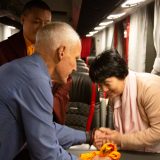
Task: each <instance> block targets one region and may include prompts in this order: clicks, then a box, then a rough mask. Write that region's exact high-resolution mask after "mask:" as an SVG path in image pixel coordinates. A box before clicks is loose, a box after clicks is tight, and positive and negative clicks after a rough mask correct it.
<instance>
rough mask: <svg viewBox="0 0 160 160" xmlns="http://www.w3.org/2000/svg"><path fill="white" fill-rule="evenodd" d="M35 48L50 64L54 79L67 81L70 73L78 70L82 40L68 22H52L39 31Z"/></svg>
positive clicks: (48, 64)
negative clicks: (77, 62)
mask: <svg viewBox="0 0 160 160" xmlns="http://www.w3.org/2000/svg"><path fill="white" fill-rule="evenodd" d="M35 49H36V51H37V52H38V53H39V54H40V55H41V56H42V58H43V59H44V60H45V62H46V63H47V66H49V69H50V70H51V71H50V73H51V76H52V79H54V80H55V81H60V82H62V83H65V82H66V81H67V78H68V76H69V74H71V73H72V71H73V70H76V58H78V57H79V56H80V52H81V41H80V38H79V35H78V34H77V33H76V31H75V30H74V29H73V28H72V27H71V26H70V25H68V24H67V23H64V22H52V23H50V24H47V25H46V26H44V27H43V28H41V29H40V30H39V31H38V33H37V36H36V44H35ZM67 67H69V68H68V69H67Z"/></svg>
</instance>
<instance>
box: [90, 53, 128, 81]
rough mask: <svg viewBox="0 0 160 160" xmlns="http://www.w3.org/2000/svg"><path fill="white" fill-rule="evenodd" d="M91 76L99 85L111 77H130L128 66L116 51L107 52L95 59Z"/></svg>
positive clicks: (91, 67) (91, 68)
mask: <svg viewBox="0 0 160 160" xmlns="http://www.w3.org/2000/svg"><path fill="white" fill-rule="evenodd" d="M89 75H90V78H91V80H92V81H93V82H97V83H102V82H104V81H105V79H106V78H109V77H116V78H118V79H124V78H125V77H126V76H127V75H128V66H127V64H126V62H125V60H124V59H123V58H122V57H121V56H120V54H119V53H118V52H117V51H116V50H107V51H104V52H103V53H101V54H100V55H98V56H97V57H96V58H95V59H94V61H93V62H92V64H91V66H90V70H89Z"/></svg>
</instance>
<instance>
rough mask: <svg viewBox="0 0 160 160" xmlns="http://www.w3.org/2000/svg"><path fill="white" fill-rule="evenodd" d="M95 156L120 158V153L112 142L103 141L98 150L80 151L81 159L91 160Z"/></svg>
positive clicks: (113, 159) (117, 159)
mask: <svg viewBox="0 0 160 160" xmlns="http://www.w3.org/2000/svg"><path fill="white" fill-rule="evenodd" d="M95 156H99V157H108V158H109V159H110V160H120V157H121V154H120V153H119V152H118V151H117V146H116V145H115V144H113V143H105V144H104V145H103V146H102V147H101V149H100V151H92V152H87V153H82V154H81V155H80V158H81V160H93V159H94V157H95Z"/></svg>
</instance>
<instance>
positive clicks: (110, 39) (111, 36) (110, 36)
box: [105, 24, 114, 50]
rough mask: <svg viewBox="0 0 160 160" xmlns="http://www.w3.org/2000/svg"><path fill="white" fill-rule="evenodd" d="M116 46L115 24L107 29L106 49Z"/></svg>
mask: <svg viewBox="0 0 160 160" xmlns="http://www.w3.org/2000/svg"><path fill="white" fill-rule="evenodd" d="M113 47H114V24H112V25H110V26H109V27H108V28H107V29H106V47H105V49H106V50H108V49H112V48H113Z"/></svg>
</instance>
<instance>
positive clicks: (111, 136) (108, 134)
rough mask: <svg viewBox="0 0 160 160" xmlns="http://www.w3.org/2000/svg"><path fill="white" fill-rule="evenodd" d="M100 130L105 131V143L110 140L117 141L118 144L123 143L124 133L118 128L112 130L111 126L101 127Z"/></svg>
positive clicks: (111, 141)
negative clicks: (117, 129)
mask: <svg viewBox="0 0 160 160" xmlns="http://www.w3.org/2000/svg"><path fill="white" fill-rule="evenodd" d="M99 130H100V131H102V132H103V133H105V139H104V140H103V144H104V143H107V142H110V143H115V144H117V145H121V137H122V134H120V133H119V132H117V131H116V130H111V129H109V128H103V127H102V128H99Z"/></svg>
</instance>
